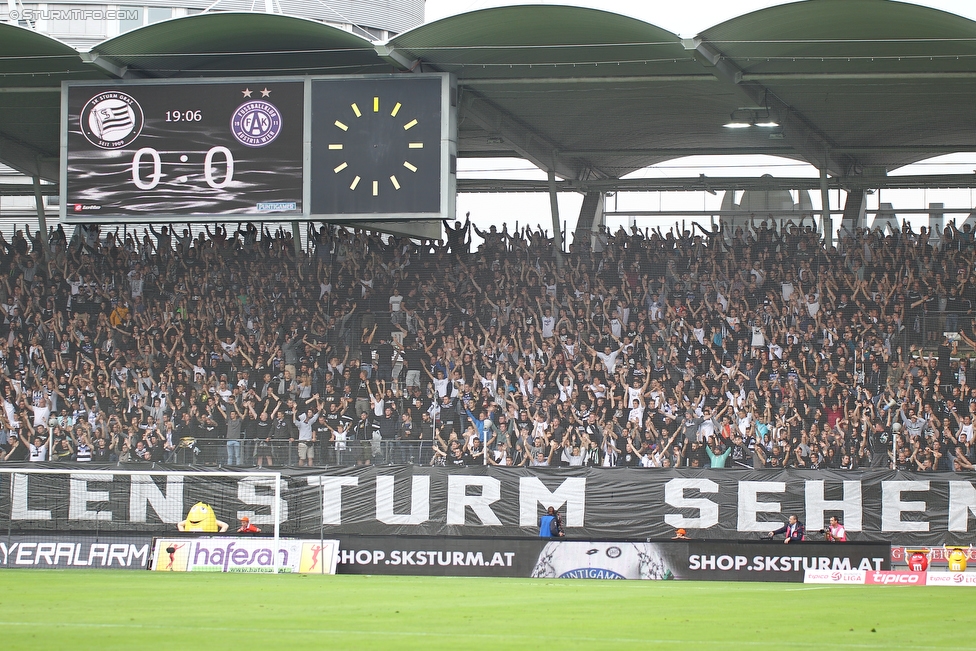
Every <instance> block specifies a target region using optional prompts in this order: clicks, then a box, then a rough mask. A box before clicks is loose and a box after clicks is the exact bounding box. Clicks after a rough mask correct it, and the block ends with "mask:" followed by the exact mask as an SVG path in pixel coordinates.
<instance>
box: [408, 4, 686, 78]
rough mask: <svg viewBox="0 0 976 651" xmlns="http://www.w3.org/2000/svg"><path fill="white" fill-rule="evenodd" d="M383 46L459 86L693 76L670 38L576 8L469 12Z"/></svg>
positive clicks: (637, 22) (616, 17) (640, 23)
mask: <svg viewBox="0 0 976 651" xmlns="http://www.w3.org/2000/svg"><path fill="white" fill-rule="evenodd" d="M390 44H391V45H392V46H393V47H394V48H396V49H398V50H401V51H404V52H409V53H410V54H411V55H412V56H413V58H415V59H421V60H422V61H424V62H425V63H428V64H431V65H434V66H437V67H438V69H441V70H445V71H450V72H455V73H457V75H458V77H459V78H462V79H466V78H474V77H498V76H507V77H514V76H519V77H521V76H528V77H532V76H551V75H555V76H567V77H574V76H580V75H614V76H619V75H630V74H644V75H646V74H652V73H653V74H683V73H684V74H688V73H693V72H698V71H697V70H695V69H694V68H692V67H691V65H692V63H693V62H692V58H691V57H690V56H689V55H688V53H687V52H685V51H684V49H683V48H682V47H681V41H680V39H679V38H678V37H677V36H676V35H674V34H672V33H671V32H668V31H666V30H663V29H661V28H659V27H655V26H654V25H651V24H648V23H646V22H644V21H642V20H637V19H636V18H629V17H627V16H621V15H619V14H614V13H610V12H606V11H599V10H596V9H585V8H581V7H566V6H552V5H520V6H515V7H497V8H493V9H483V10H480V11H472V12H470V13H465V14H459V15H456V16H450V17H448V18H444V19H442V20H438V21H436V22H433V23H430V24H427V25H423V26H421V27H417V28H415V29H412V30H410V31H409V32H405V33H403V34H400V35H399V36H397V37H395V38H393V39H392V40H391V41H390Z"/></svg>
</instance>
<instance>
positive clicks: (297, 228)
mask: <svg viewBox="0 0 976 651" xmlns="http://www.w3.org/2000/svg"><path fill="white" fill-rule="evenodd" d="M291 239H293V240H294V242H292V244H293V245H294V246H295V265H296V266H297V265H300V264H301V256H302V223H301V222H300V221H298V220H297V219H296V220H295V221H293V222H292V223H291Z"/></svg>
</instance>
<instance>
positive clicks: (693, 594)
mask: <svg viewBox="0 0 976 651" xmlns="http://www.w3.org/2000/svg"><path fill="white" fill-rule="evenodd" d="M971 595H972V593H971V592H970V591H969V589H967V588H919V587H882V586H809V585H802V584H781V583H706V582H702V583H699V582H678V581H668V582H656V581H573V580H544V579H460V578H429V577H395V578H394V577H379V576H303V575H278V576H267V575H263V576H262V575H248V574H158V573H151V572H136V571H125V570H114V571H113V570H67V571H64V570H61V571H59V570H40V571H38V570H4V571H0V613H2V614H0V630H2V633H0V646H2V648H3V649H33V650H40V649H59V650H60V649H96V648H97V649H105V650H108V649H181V650H182V649H238V650H240V649H248V650H250V649H271V650H273V651H285V650H286V649H304V648H309V649H357V650H358V649H424V650H426V651H429V650H431V649H452V650H453V649H463V650H465V651H468V650H474V649H491V650H492V651H498V650H501V649H506V650H507V649H532V650H537V649H560V650H562V649H587V650H590V649H628V648H632V649H647V648H664V647H676V646H677V645H687V647H686V648H689V649H696V650H697V649H770V650H773V649H783V648H787V649H789V648H794V649H795V648H801V649H807V648H816V649H861V650H863V649H932V650H936V649H939V650H953V649H959V650H962V649H965V650H967V651H968V650H970V649H972V648H973V631H974V630H976V614H974V609H973V607H972V604H973V603H974V602H973V597H972V596H971Z"/></svg>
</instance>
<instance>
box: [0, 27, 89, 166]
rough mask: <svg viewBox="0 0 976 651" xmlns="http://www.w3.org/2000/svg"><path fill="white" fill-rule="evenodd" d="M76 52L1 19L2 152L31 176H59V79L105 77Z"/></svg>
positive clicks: (0, 98) (53, 40) (0, 134)
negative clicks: (84, 61)
mask: <svg viewBox="0 0 976 651" xmlns="http://www.w3.org/2000/svg"><path fill="white" fill-rule="evenodd" d="M104 78H105V75H104V73H102V72H101V71H99V70H98V69H96V68H93V67H92V66H89V65H86V64H85V63H83V62H82V60H81V57H80V56H79V55H78V52H77V51H75V50H74V49H73V48H72V47H70V46H69V45H66V44H64V43H62V42H61V41H59V40H57V39H54V38H51V37H49V36H45V35H44V34H39V33H38V32H35V31H34V30H32V29H26V28H24V27H19V26H17V25H10V24H7V23H0V151H2V152H3V161H4V162H5V163H6V164H8V165H10V166H11V167H13V168H15V169H17V170H19V171H21V172H23V173H25V174H28V175H31V176H33V175H35V174H40V175H41V176H43V177H45V178H57V167H58V165H57V160H58V149H59V146H60V134H59V130H60V126H59V125H60V124H61V94H60V89H61V82H62V81H74V80H84V79H104Z"/></svg>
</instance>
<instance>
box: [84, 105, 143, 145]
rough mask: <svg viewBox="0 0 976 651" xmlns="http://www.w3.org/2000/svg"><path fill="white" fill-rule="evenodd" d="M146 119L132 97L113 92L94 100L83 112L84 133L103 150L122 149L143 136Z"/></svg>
mask: <svg viewBox="0 0 976 651" xmlns="http://www.w3.org/2000/svg"><path fill="white" fill-rule="evenodd" d="M144 122H145V118H144V116H143V113H142V107H141V106H139V102H137V101H136V100H135V99H134V98H133V97H132V96H131V95H127V94H126V93H122V92H119V91H117V90H110V91H105V92H102V93H99V94H98V95H95V96H94V97H92V98H91V99H90V100H88V102H87V103H86V104H85V106H84V108H82V109H81V116H80V123H81V132H82V133H83V134H84V135H85V138H86V139H87V140H88V142H90V143H91V144H93V145H95V146H96V147H98V148H100V149H121V148H122V147H125V146H126V145H128V144H129V143H131V142H132V141H133V140H135V139H136V138H138V137H139V134H140V133H141V132H142V126H143V124H144Z"/></svg>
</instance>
